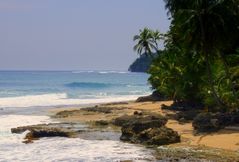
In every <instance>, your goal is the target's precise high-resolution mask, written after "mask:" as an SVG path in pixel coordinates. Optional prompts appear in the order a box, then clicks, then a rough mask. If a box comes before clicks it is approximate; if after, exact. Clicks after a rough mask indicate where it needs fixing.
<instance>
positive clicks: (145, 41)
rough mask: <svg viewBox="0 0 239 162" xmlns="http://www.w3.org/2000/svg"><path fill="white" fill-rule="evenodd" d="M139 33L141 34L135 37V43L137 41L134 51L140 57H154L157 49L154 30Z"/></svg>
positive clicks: (144, 30) (146, 29)
mask: <svg viewBox="0 0 239 162" xmlns="http://www.w3.org/2000/svg"><path fill="white" fill-rule="evenodd" d="M139 32H140V34H139V35H135V36H134V39H133V40H134V41H137V43H136V45H135V46H134V50H135V51H137V52H138V54H140V55H141V54H143V53H146V54H147V55H149V56H151V57H152V52H153V50H155V49H156V48H157V47H156V45H155V41H154V39H153V34H152V33H153V32H152V30H150V29H148V28H144V29H143V30H140V31H139Z"/></svg>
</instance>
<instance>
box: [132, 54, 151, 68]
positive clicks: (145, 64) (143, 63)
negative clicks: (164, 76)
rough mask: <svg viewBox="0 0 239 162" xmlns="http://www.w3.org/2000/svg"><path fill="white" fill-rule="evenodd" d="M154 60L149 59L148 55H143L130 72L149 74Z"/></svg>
mask: <svg viewBox="0 0 239 162" xmlns="http://www.w3.org/2000/svg"><path fill="white" fill-rule="evenodd" d="M154 55H155V54H153V56H154ZM152 60H153V58H152V57H149V56H148V55H147V54H142V55H140V57H139V58H137V59H136V60H135V61H134V62H133V63H132V64H131V65H130V66H129V69H128V70H129V71H131V72H147V71H148V69H149V67H150V65H151V63H152Z"/></svg>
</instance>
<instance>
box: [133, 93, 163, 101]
mask: <svg viewBox="0 0 239 162" xmlns="http://www.w3.org/2000/svg"><path fill="white" fill-rule="evenodd" d="M163 100H167V98H166V97H165V96H163V95H161V94H159V93H158V92H157V91H154V92H153V93H152V94H151V95H149V96H142V97H139V98H138V99H137V100H136V102H151V101H163Z"/></svg>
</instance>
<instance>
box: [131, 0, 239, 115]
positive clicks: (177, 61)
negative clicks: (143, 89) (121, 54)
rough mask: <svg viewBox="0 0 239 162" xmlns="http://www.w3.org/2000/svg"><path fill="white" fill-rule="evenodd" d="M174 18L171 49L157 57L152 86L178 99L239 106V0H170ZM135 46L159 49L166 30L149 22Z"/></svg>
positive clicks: (168, 38)
mask: <svg viewBox="0 0 239 162" xmlns="http://www.w3.org/2000/svg"><path fill="white" fill-rule="evenodd" d="M164 1H165V3H166V8H167V9H168V15H170V17H171V19H172V22H171V26H170V31H169V32H168V33H167V34H165V35H164V38H163V40H164V43H165V49H164V50H163V51H162V52H161V54H160V55H158V57H156V58H155V59H154V60H153V63H152V64H151V67H150V70H149V74H150V78H149V82H150V83H151V85H152V88H153V89H155V90H157V91H158V92H160V93H161V94H163V95H165V96H167V97H169V98H171V99H173V100H174V101H176V102H177V101H180V102H181V101H185V102H198V103H204V105H205V106H207V107H209V108H210V110H212V109H219V110H221V111H228V110H231V109H235V108H238V107H239V50H236V49H237V48H239V44H238V42H239V1H238V0H195V1H188V0H164ZM134 40H137V41H138V42H137V44H136V45H135V50H137V51H138V53H139V54H141V53H142V51H144V52H147V53H148V54H151V53H152V52H153V51H155V52H158V51H159V50H158V41H159V40H162V34H160V33H159V32H157V31H152V30H150V29H148V28H145V29H144V30H142V31H140V34H139V35H137V36H135V39H134Z"/></svg>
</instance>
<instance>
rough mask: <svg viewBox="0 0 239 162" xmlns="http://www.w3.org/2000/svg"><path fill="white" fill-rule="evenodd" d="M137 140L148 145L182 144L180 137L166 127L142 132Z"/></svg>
mask: <svg viewBox="0 0 239 162" xmlns="http://www.w3.org/2000/svg"><path fill="white" fill-rule="evenodd" d="M137 139H139V140H140V141H141V142H143V143H145V144H148V145H166V144H171V143H177V142H180V136H179V135H178V133H177V132H176V131H174V130H172V129H171V128H167V127H165V126H163V127H160V128H150V129H147V130H144V131H142V132H141V133H140V134H139V135H138V137H137Z"/></svg>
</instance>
